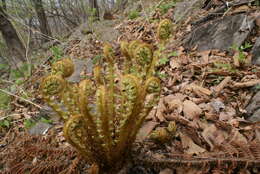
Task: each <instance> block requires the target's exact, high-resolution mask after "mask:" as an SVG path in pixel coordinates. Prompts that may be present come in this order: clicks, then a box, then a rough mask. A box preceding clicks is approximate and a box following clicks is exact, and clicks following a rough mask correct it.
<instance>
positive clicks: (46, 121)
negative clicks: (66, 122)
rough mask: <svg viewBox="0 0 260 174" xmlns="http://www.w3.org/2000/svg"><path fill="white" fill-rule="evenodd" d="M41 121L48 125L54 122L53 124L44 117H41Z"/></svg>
mask: <svg viewBox="0 0 260 174" xmlns="http://www.w3.org/2000/svg"><path fill="white" fill-rule="evenodd" d="M40 121H41V122H43V123H47V124H52V122H53V121H52V120H51V119H47V118H44V117H41V119H40Z"/></svg>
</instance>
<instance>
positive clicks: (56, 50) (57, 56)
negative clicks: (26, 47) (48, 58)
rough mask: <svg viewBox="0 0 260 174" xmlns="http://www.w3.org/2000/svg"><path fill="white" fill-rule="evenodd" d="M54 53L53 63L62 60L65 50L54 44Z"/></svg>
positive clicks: (52, 50)
mask: <svg viewBox="0 0 260 174" xmlns="http://www.w3.org/2000/svg"><path fill="white" fill-rule="evenodd" d="M50 50H51V53H52V55H53V59H52V63H53V62H56V61H58V60H60V59H61V58H62V56H63V51H62V49H61V48H60V47H59V46H53V47H51V48H50Z"/></svg>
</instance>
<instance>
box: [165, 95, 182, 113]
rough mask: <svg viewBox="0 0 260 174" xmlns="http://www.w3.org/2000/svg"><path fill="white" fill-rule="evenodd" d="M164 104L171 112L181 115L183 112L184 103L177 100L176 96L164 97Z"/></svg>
mask: <svg viewBox="0 0 260 174" xmlns="http://www.w3.org/2000/svg"><path fill="white" fill-rule="evenodd" d="M164 103H165V105H166V106H167V108H168V109H169V110H172V111H174V112H175V113H179V114H180V113H181V112H182V110H183V102H182V100H181V99H178V98H177V99H176V97H175V96H174V95H168V96H166V97H164Z"/></svg>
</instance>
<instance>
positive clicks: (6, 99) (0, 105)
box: [0, 91, 11, 110]
mask: <svg viewBox="0 0 260 174" xmlns="http://www.w3.org/2000/svg"><path fill="white" fill-rule="evenodd" d="M10 102H11V97H10V95H8V94H6V93H4V92H2V91H0V110H5V109H9V107H10Z"/></svg>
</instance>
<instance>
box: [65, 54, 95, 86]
mask: <svg viewBox="0 0 260 174" xmlns="http://www.w3.org/2000/svg"><path fill="white" fill-rule="evenodd" d="M73 62H74V66H75V67H74V73H73V74H72V75H71V76H70V77H69V78H68V79H67V80H68V81H69V82H73V83H75V82H80V80H81V76H80V73H81V72H82V71H86V73H87V74H90V73H91V72H92V70H93V63H92V60H91V59H86V60H80V59H73Z"/></svg>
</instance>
